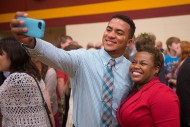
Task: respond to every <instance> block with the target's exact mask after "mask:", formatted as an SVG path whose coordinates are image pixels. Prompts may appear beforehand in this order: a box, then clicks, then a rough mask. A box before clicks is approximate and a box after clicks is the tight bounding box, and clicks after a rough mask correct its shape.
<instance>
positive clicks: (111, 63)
mask: <svg viewBox="0 0 190 127" xmlns="http://www.w3.org/2000/svg"><path fill="white" fill-rule="evenodd" d="M113 66H115V59H110V60H109V62H108V67H109V68H110V69H112V67H113Z"/></svg>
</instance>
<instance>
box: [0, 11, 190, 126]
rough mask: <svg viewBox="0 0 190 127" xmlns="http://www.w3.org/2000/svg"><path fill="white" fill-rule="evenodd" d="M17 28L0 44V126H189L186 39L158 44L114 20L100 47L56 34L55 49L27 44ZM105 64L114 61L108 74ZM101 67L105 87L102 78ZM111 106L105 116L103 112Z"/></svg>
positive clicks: (189, 46)
mask: <svg viewBox="0 0 190 127" xmlns="http://www.w3.org/2000/svg"><path fill="white" fill-rule="evenodd" d="M16 16H26V13H23V12H22V13H21V12H20V13H17V14H16ZM19 23H20V22H18V21H17V19H14V20H12V22H11V29H12V32H13V35H14V37H8V38H5V39H1V40H0V61H1V62H0V83H1V86H0V109H1V114H2V120H1V124H2V126H9V127H14V126H23V127H24V126H32V125H34V126H40V127H43V126H44V127H48V126H50V125H51V126H54V127H89V126H90V127H97V126H101V127H104V126H105V127H108V126H110V127H116V126H118V125H120V126H122V127H153V126H159V127H180V126H181V127H189V126H190V101H189V98H190V76H189V74H190V67H189V64H190V42H189V41H186V40H181V39H180V38H179V37H176V36H172V37H168V39H167V40H166V41H165V42H161V41H159V40H158V38H156V35H154V34H153V33H152V32H146V31H145V32H144V33H140V34H139V35H137V36H135V35H134V33H135V24H134V22H133V21H132V19H131V18H130V17H128V16H124V15H114V16H113V17H112V18H111V19H110V21H109V22H108V26H107V27H106V30H105V32H104V34H103V41H102V42H97V43H91V42H89V43H88V44H87V46H86V47H82V46H81V45H80V43H78V42H77V41H76V40H74V39H73V38H72V37H70V36H68V35H61V36H60V37H59V38H58V41H57V45H56V46H54V45H52V44H50V43H48V42H46V41H43V40H41V39H37V38H33V37H27V39H26V37H23V36H22V35H21V34H20V33H22V32H23V31H22V30H21V28H20V29H19V30H20V31H19V30H16V25H17V24H19ZM7 42H10V43H7ZM19 42H22V43H24V44H22V43H19ZM164 43H165V45H166V48H165V49H164V48H163V45H164ZM11 45H12V46H11ZM26 45H27V46H26ZM15 46H16V48H17V49H19V50H16V48H15ZM19 53H20V54H22V55H20V56H14V54H19ZM110 59H114V62H115V63H114V65H113V67H112V68H111V70H106V69H105V68H106V66H107V63H108V64H109V60H110ZM110 66H111V65H110ZM105 70H106V71H107V72H109V73H110V75H109V78H106V81H107V82H109V85H107V82H106V81H105V82H104V78H102V77H103V76H104V71H105ZM7 72H9V73H8V75H6V73H7ZM112 76H113V78H114V80H112ZM102 84H106V85H107V86H105V87H104V86H103V87H102ZM38 85H39V87H38ZM111 85H113V86H112V87H108V86H111ZM15 86H16V87H15ZM102 89H112V91H109V92H107V93H112V95H110V94H107V93H104V96H103V97H102V91H103V90H102ZM31 91H32V93H31ZM39 91H40V92H39ZM40 93H42V94H40ZM105 96H106V97H107V96H108V97H109V96H111V99H112V100H111V102H109V100H110V99H107V100H106V102H104V101H105V100H103V98H104V97H105ZM35 97H36V98H40V99H36V98H35ZM43 98H44V99H43ZM43 101H45V102H46V103H47V106H46V107H45V106H43ZM34 102H35V103H34ZM110 103H111V104H110ZM31 104H32V105H31ZM107 105H109V106H108V107H106V106H107ZM26 107H27V108H26ZM34 107H37V108H38V109H39V110H38V111H37V110H35V109H33V108H34ZM110 107H111V113H110V112H109V113H108V114H107V112H106V113H104V112H103V111H102V108H103V109H106V110H107V111H108V110H109V109H110ZM18 110H19V112H18ZM110 114H111V118H110V119H109V116H110ZM34 116H35V117H34ZM102 116H103V118H102ZM28 119H29V120H28Z"/></svg>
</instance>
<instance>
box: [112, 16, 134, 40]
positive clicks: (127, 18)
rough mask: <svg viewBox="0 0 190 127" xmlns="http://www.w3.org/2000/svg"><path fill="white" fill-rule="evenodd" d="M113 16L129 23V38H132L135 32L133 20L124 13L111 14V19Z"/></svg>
mask: <svg viewBox="0 0 190 127" xmlns="http://www.w3.org/2000/svg"><path fill="white" fill-rule="evenodd" d="M113 18H117V19H121V20H123V21H125V22H126V23H128V24H129V26H130V30H129V38H130V39H132V38H133V36H134V33H135V29H136V26H135V23H134V22H133V20H132V19H131V18H130V17H128V16H126V15H121V14H116V15H113V16H112V19H113Z"/></svg>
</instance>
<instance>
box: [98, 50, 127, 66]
mask: <svg viewBox="0 0 190 127" xmlns="http://www.w3.org/2000/svg"><path fill="white" fill-rule="evenodd" d="M99 54H100V57H101V60H102V63H103V65H104V66H106V65H107V64H108V62H109V60H110V59H112V57H111V56H110V55H109V54H108V53H107V52H106V51H105V50H104V48H101V49H100V52H99ZM124 59H125V57H124V56H123V55H122V56H120V57H117V58H115V61H116V64H115V68H116V69H117V68H118V67H119V65H118V64H119V63H121V62H123V60H124Z"/></svg>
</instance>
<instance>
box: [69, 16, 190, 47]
mask: <svg viewBox="0 0 190 127" xmlns="http://www.w3.org/2000/svg"><path fill="white" fill-rule="evenodd" d="M134 22H135V24H136V27H137V29H136V33H135V35H136V36H137V35H138V34H140V33H141V32H151V33H154V34H155V35H156V37H157V40H160V41H162V42H164V43H165V41H166V39H167V38H168V37H171V36H177V37H179V38H180V39H181V40H188V41H190V15H181V16H171V17H162V18H149V19H139V20H134ZM106 26H107V22H102V23H92V24H81V25H68V26H66V33H67V34H68V35H70V36H72V37H73V39H74V40H76V41H78V42H79V43H80V44H81V45H83V46H84V47H86V44H87V43H88V42H93V43H96V42H100V41H101V39H102V34H103V32H104V30H105V28H106ZM165 47H166V46H165V44H164V48H165Z"/></svg>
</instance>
